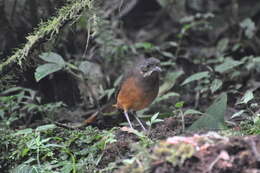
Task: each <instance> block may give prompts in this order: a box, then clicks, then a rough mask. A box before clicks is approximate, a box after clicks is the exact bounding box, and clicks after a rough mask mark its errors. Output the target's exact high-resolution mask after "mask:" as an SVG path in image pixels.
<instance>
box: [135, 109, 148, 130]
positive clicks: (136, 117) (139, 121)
mask: <svg viewBox="0 0 260 173" xmlns="http://www.w3.org/2000/svg"><path fill="white" fill-rule="evenodd" d="M133 115H134V117H135V119H136V120H137V121H138V123H139V124H140V125H141V126H142V128H143V130H144V131H146V128H145V127H144V125H143V124H142V122H141V120H140V119H139V118H138V116H137V115H136V113H134V114H133Z"/></svg>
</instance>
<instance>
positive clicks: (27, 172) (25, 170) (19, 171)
mask: <svg viewBox="0 0 260 173" xmlns="http://www.w3.org/2000/svg"><path fill="white" fill-rule="evenodd" d="M38 172H40V170H38V169H37V168H36V167H34V166H29V165H26V164H21V165H19V166H18V167H16V168H14V169H13V170H11V173H38Z"/></svg>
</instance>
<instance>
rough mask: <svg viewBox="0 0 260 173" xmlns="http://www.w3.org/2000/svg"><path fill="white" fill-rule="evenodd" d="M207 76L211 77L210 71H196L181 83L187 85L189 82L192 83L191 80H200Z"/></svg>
mask: <svg viewBox="0 0 260 173" xmlns="http://www.w3.org/2000/svg"><path fill="white" fill-rule="evenodd" d="M205 77H209V72H207V71H204V72H199V73H195V74H193V75H191V76H190V77H188V78H187V79H185V81H184V82H182V84H181V85H185V84H187V83H190V82H193V81H196V80H200V79H202V78H205Z"/></svg>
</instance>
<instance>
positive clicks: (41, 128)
mask: <svg viewBox="0 0 260 173" xmlns="http://www.w3.org/2000/svg"><path fill="white" fill-rule="evenodd" d="M56 127H57V126H56V125H55V124H47V125H43V126H39V127H37V128H36V129H35V130H36V131H38V132H41V131H46V130H52V129H55V128H56Z"/></svg>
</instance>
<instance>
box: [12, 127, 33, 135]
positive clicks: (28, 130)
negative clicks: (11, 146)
mask: <svg viewBox="0 0 260 173" xmlns="http://www.w3.org/2000/svg"><path fill="white" fill-rule="evenodd" d="M32 131H33V130H32V129H31V128H27V129H22V130H18V131H17V132H16V133H15V134H13V135H14V136H16V135H27V134H30V133H32Z"/></svg>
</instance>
